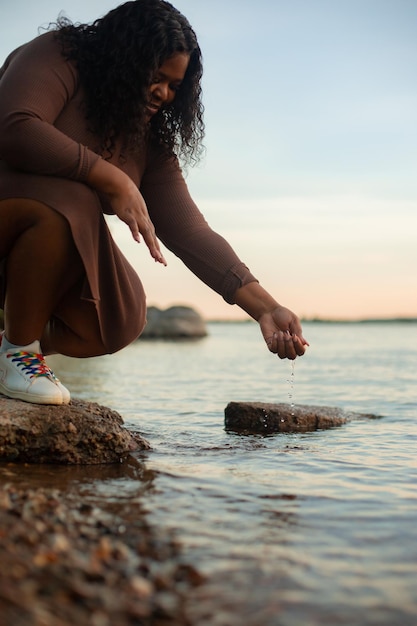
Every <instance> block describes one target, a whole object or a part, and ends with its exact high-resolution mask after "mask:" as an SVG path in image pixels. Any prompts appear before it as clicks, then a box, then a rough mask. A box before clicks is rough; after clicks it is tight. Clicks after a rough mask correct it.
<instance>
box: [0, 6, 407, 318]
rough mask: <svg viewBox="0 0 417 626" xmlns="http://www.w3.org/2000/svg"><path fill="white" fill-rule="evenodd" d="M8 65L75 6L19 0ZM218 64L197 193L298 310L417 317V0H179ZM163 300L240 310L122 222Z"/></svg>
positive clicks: (82, 12) (194, 175) (86, 15)
mask: <svg viewBox="0 0 417 626" xmlns="http://www.w3.org/2000/svg"><path fill="white" fill-rule="evenodd" d="M7 4H8V6H6V7H5V8H3V7H2V10H1V12H2V21H1V27H0V28H1V37H0V57H2V58H4V57H5V56H6V55H7V53H8V52H9V51H10V50H11V49H13V48H14V47H16V46H18V45H19V44H21V43H22V42H24V41H26V40H28V39H30V38H32V37H33V36H35V35H36V33H37V28H38V26H40V25H42V24H46V23H48V22H49V21H53V20H54V19H55V18H56V17H57V15H58V13H59V12H60V11H61V10H63V11H64V12H65V14H66V15H67V16H68V17H69V18H71V19H72V20H73V21H83V22H84V21H91V20H93V19H95V18H96V17H98V16H100V15H102V14H104V13H106V12H107V11H108V10H109V9H111V8H113V7H114V6H117V4H118V2H110V1H108V0H100V1H99V0H88V1H87V2H86V1H80V0H37V2H36V3H30V5H31V6H27V4H28V3H27V0H15V1H14V2H10V3H7ZM173 4H174V5H175V6H176V7H177V8H178V9H179V10H181V11H182V12H183V13H184V14H185V15H186V16H187V17H188V19H189V20H190V22H191V24H192V25H193V27H194V29H195V30H196V32H197V35H198V36H199V40H200V44H201V47H202V50H203V55H204V66H205V75H204V83H203V87H204V102H205V106H206V125H207V137H206V141H205V145H206V147H207V154H206V157H205V159H204V161H203V163H202V164H201V165H200V166H199V167H198V168H197V169H192V170H190V172H189V174H188V178H187V180H188V184H189V187H190V190H191V192H192V194H193V196H194V198H195V200H196V202H197V204H198V205H199V206H200V208H201V209H202V211H203V212H204V213H205V215H206V217H207V219H208V221H209V223H211V225H212V226H213V227H214V228H215V229H216V230H218V231H219V232H221V233H222V234H223V235H225V236H226V238H227V239H228V240H229V241H230V242H231V243H232V245H233V246H234V248H235V249H236V251H237V252H238V253H239V255H240V256H241V257H242V259H243V260H244V261H246V263H247V264H248V265H249V267H250V268H251V269H252V271H253V272H254V273H255V274H256V275H257V276H258V277H259V278H260V280H261V283H262V284H263V285H264V286H265V287H266V288H267V289H268V290H270V291H271V293H273V294H274V296H275V297H276V298H277V299H278V300H279V301H280V302H281V303H282V304H285V305H287V306H289V307H290V308H292V309H294V310H295V311H296V312H297V313H299V314H300V315H303V316H309V317H310V316H316V315H317V316H321V317H339V318H340V317H348V318H349V317H350V318H357V317H367V316H372V317H373V316H391V315H417V279H416V266H417V243H416V237H417V235H416V234H417V179H416V171H417V85H416V76H417V38H416V36H415V29H416V24H417V0H257V1H256V2H249V1H248V0H210V1H209V2H208V1H204V0H177V1H176V2H175V1H174V2H173ZM112 228H113V231H114V234H115V237H116V238H117V240H118V241H119V243H120V245H121V246H122V248H123V249H124V250H125V252H126V254H127V255H128V257H129V259H130V260H131V261H132V263H133V264H134V266H135V267H136V269H137V270H138V272H139V274H140V276H141V277H142V279H143V282H144V285H145V289H146V291H147V293H148V300H149V303H150V304H156V305H159V306H168V305H170V304H173V303H178V302H180V303H187V304H191V305H193V306H195V307H196V308H197V309H199V310H200V311H201V312H202V313H203V314H204V315H206V316H207V317H226V316H229V317H230V316H238V315H239V310H238V309H237V308H236V307H230V306H229V305H227V304H225V303H223V301H222V300H221V299H220V298H219V296H217V295H216V294H214V293H213V292H211V291H210V290H209V289H208V288H207V287H205V286H204V285H202V284H201V283H200V282H199V281H198V280H197V279H196V278H195V277H194V276H192V275H191V274H190V273H189V271H188V270H186V269H185V268H183V266H182V264H181V263H180V262H179V261H178V260H177V259H175V258H174V257H172V255H170V254H169V253H168V254H167V255H166V256H167V258H168V267H167V268H162V267H161V266H159V265H156V264H154V263H153V262H152V261H151V259H150V257H148V254H147V251H146V249H145V246H144V245H140V246H139V247H138V246H137V244H134V243H133V242H131V241H130V236H129V233H128V232H127V231H126V229H125V227H124V226H121V227H119V226H118V225H116V224H112Z"/></svg>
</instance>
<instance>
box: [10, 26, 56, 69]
mask: <svg viewBox="0 0 417 626" xmlns="http://www.w3.org/2000/svg"><path fill="white" fill-rule="evenodd" d="M33 54H35V55H37V56H38V55H39V56H41V57H48V58H50V55H52V58H53V57H54V56H58V55H59V56H62V54H61V44H60V43H59V41H58V38H57V33H56V31H48V32H46V33H42V34H41V35H38V36H37V37H35V38H34V39H31V40H30V41H28V42H26V43H24V44H22V45H20V46H19V47H18V48H16V49H15V50H13V52H11V53H10V54H9V56H8V57H7V59H6V62H5V64H6V63H8V62H9V63H10V61H12V60H13V59H14V58H15V57H17V56H22V55H24V56H29V55H30V56H31V55H33Z"/></svg>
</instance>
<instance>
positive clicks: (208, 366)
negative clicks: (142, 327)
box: [51, 323, 417, 626]
mask: <svg viewBox="0 0 417 626" xmlns="http://www.w3.org/2000/svg"><path fill="white" fill-rule="evenodd" d="M304 329H305V335H306V337H307V338H308V340H309V342H310V344H311V347H310V349H309V351H308V354H307V355H306V356H304V357H303V358H302V359H297V361H296V363H295V368H294V377H293V378H294V385H293V388H292V389H291V385H290V380H291V364H290V363H289V362H288V361H280V360H279V359H278V358H277V357H275V356H273V355H271V354H269V353H268V351H267V350H266V348H265V347H264V346H263V342H262V340H261V337H260V333H259V330H258V327H257V325H256V324H254V323H241V324H220V323H219V324H210V325H209V333H210V334H209V337H207V338H206V339H203V340H201V341H196V342H182V343H181V342H179V343H176V342H147V341H139V342H137V343H136V344H134V345H132V346H130V347H129V348H127V349H125V350H123V351H122V352H120V353H118V354H116V355H113V356H108V357H102V358H100V359H87V360H81V361H80V360H73V359H64V358H62V357H53V358H52V359H51V362H52V365H53V367H54V368H55V370H56V371H57V373H58V374H59V375H60V377H61V378H62V380H63V381H64V383H66V384H67V386H68V387H69V388H70V389H71V391H72V393H73V395H74V396H75V397H81V398H85V399H89V400H95V401H97V402H100V403H101V404H105V405H107V406H111V407H112V408H114V409H116V410H117V411H119V412H120V413H121V415H122V416H123V417H124V419H125V421H126V422H127V423H128V424H131V425H134V426H135V428H136V429H139V430H140V432H141V433H142V434H143V435H144V436H145V437H146V438H147V439H148V441H149V442H150V443H151V445H152V451H150V452H147V453H146V454H145V456H144V461H145V464H146V466H147V467H148V468H149V469H150V470H152V472H151V473H152V475H153V480H152V485H151V487H150V488H149V489H147V490H146V491H145V492H144V491H143V489H140V488H139V485H138V484H136V483H135V481H134V480H131V481H129V479H127V478H118V479H115V478H111V479H104V478H103V480H102V481H97V484H96V485H95V488H96V489H97V490H99V491H101V492H102V493H103V494H108V495H109V497H117V495H116V494H119V497H124V498H126V497H131V498H134V497H140V498H141V499H142V502H143V504H144V506H145V509H146V510H147V512H148V516H149V521H150V522H151V523H153V524H154V525H155V526H157V527H159V528H160V529H161V530H162V531H163V532H166V533H167V534H170V535H171V534H173V535H174V536H175V537H176V538H177V539H178V541H179V542H180V544H181V546H182V555H183V559H184V562H187V563H192V564H193V565H195V566H196V567H197V568H198V569H199V570H200V571H201V572H202V573H204V574H205V575H206V577H207V582H206V584H204V585H202V586H201V587H199V588H197V589H196V590H194V591H193V592H192V594H191V595H190V597H189V606H188V611H189V615H190V617H191V619H192V621H193V624H196V625H199V626H200V625H206V624H207V625H215V624H219V625H221V626H229V625H230V626H234V625H245V626H298V625H300V626H301V625H303V626H313V625H314V626H316V625H317V626H318V625H321V624H330V625H332V626H333V625H339V624H343V625H346V626H362V625H363V626H371V625H372V626H373V625H375V626H416V624H417V460H416V453H417V428H416V418H417V324H413V323H409V324H405V323H403V324H401V323H398V324H396V323H375V324H373V323H364V324H325V323H307V324H305V325H304ZM290 394H292V398H291V395H290ZM232 400H236V401H264V402H290V401H294V402H295V403H296V404H320V405H330V406H337V407H340V408H344V409H350V410H354V411H359V412H367V413H374V414H378V415H380V416H382V418H381V419H378V420H369V421H368V420H366V421H362V420H361V421H355V422H351V423H349V424H347V425H345V426H343V427H341V428H337V429H333V430H328V431H321V432H314V433H308V434H278V435H273V436H269V437H262V436H259V435H258V436H255V435H250V436H243V435H236V434H232V433H227V432H225V430H224V427H223V419H224V408H225V406H226V405H227V403H228V402H230V401H232ZM139 493H140V496H138V495H137V494H139Z"/></svg>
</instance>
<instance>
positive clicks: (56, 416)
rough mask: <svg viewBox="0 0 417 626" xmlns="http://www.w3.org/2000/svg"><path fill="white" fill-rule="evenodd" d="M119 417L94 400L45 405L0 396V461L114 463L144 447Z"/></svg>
mask: <svg viewBox="0 0 417 626" xmlns="http://www.w3.org/2000/svg"><path fill="white" fill-rule="evenodd" d="M148 448H149V444H148V443H147V442H146V441H145V440H144V439H143V438H142V437H141V436H140V435H139V434H137V433H134V432H132V431H129V430H127V429H126V428H124V427H123V419H122V418H121V416H120V415H119V414H118V413H116V411H113V410H111V409H109V408H107V407H104V406H101V405H99V404H96V403H93V402H83V401H82V400H75V399H74V400H72V401H71V403H70V404H69V405H61V406H47V405H39V404H30V403H28V402H21V401H20V400H10V399H8V398H5V397H1V398H0V462H5V461H14V462H19V463H59V464H79V465H89V464H91V465H93V464H94V465H95V464H99V463H119V462H121V461H123V460H124V459H126V458H127V457H128V456H129V455H130V454H131V453H132V452H134V451H138V450H144V449H148Z"/></svg>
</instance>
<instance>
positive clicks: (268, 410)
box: [224, 402, 379, 434]
mask: <svg viewBox="0 0 417 626" xmlns="http://www.w3.org/2000/svg"><path fill="white" fill-rule="evenodd" d="M224 415H225V420H224V424H225V429H226V430H230V431H234V432H238V433H243V434H245V433H248V434H250V433H263V434H268V433H297V432H307V431H312V430H320V429H326V428H333V427H334V426H341V425H342V424H346V422H348V421H350V420H352V419H360V418H368V419H372V418H373V419H375V418H378V417H379V416H377V415H371V414H364V413H353V412H348V411H343V410H342V409H338V408H335V407H331V406H310V405H303V404H297V405H291V404H285V403H282V404H268V403H262V402H230V403H229V404H228V405H227V407H226V408H225V410H224Z"/></svg>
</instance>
